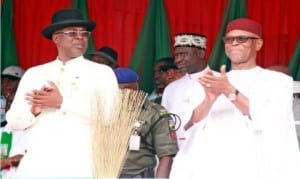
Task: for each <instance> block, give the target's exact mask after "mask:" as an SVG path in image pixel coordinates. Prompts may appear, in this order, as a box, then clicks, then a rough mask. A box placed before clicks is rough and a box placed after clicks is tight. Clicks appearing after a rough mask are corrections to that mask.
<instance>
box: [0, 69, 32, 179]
mask: <svg viewBox="0 0 300 179" xmlns="http://www.w3.org/2000/svg"><path fill="white" fill-rule="evenodd" d="M23 74H24V70H23V69H22V68H21V67H19V66H9V67H7V68H5V69H4V70H3V72H2V73H1V177H0V178H11V177H13V176H14V174H15V172H16V169H17V167H18V165H19V162H20V160H21V159H22V157H23V155H24V154H25V151H26V145H25V131H23V130H20V131H11V130H10V129H9V128H8V127H7V125H6V124H7V122H6V119H5V114H6V111H7V110H8V109H9V108H10V105H11V103H12V102H13V99H14V97H15V93H16V90H17V88H18V85H19V82H20V79H21V78H22V76H23Z"/></svg>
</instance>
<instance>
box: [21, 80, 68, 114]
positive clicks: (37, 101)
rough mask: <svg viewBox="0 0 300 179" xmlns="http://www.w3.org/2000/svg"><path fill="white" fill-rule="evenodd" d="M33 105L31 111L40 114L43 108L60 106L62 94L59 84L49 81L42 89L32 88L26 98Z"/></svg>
mask: <svg viewBox="0 0 300 179" xmlns="http://www.w3.org/2000/svg"><path fill="white" fill-rule="evenodd" d="M25 99H26V100H27V101H28V103H29V104H30V105H31V106H32V107H31V112H32V113H33V114H34V115H38V114H39V113H40V112H41V111H42V109H43V108H60V105H61V103H62V100H63V98H62V96H61V94H60V92H59V89H58V88H57V86H56V85H55V84H54V83H53V82H52V81H48V85H45V86H43V87H42V88H41V89H40V90H32V91H31V92H30V93H27V94H26V98H25Z"/></svg>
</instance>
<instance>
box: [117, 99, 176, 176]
mask: <svg viewBox="0 0 300 179" xmlns="http://www.w3.org/2000/svg"><path fill="white" fill-rule="evenodd" d="M138 120H139V121H140V123H141V127H140V128H138V129H137V133H138V135H139V136H140V137H141V143H140V149H139V150H138V151H129V152H128V155H127V159H126V161H125V165H124V167H123V170H122V172H121V175H120V177H139V178H153V177H154V168H155V167H156V164H157V162H156V156H158V157H162V156H174V155H175V154H176V153H177V151H178V145H177V140H176V137H174V136H173V134H174V133H175V131H174V130H173V126H172V125H170V124H172V118H171V117H170V115H169V113H168V112H167V111H166V110H165V108H163V107H162V106H161V105H159V104H156V103H154V102H149V101H146V102H145V104H144V106H143V111H142V113H141V115H140V116H139V118H138Z"/></svg>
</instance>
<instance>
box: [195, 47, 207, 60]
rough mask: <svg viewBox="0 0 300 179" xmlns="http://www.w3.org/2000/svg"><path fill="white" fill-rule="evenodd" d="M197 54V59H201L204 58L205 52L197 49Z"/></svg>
mask: <svg viewBox="0 0 300 179" xmlns="http://www.w3.org/2000/svg"><path fill="white" fill-rule="evenodd" d="M197 53H198V55H199V57H201V59H202V58H205V51H204V50H202V49H197Z"/></svg>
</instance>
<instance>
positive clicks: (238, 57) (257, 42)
mask: <svg viewBox="0 0 300 179" xmlns="http://www.w3.org/2000/svg"><path fill="white" fill-rule="evenodd" d="M229 37H233V38H237V39H235V40H233V41H232V43H226V42H225V52H226V55H227V56H228V57H229V58H230V60H231V63H232V67H233V68H234V67H237V66H243V68H250V67H253V66H255V64H256V62H255V60H256V53H257V51H259V50H260V48H261V47H262V44H263V41H262V39H261V38H259V37H258V36H257V35H256V34H253V33H251V32H247V31H243V30H232V31H230V32H228V33H227V34H226V36H225V38H229ZM238 37H247V38H248V37H250V38H248V39H247V40H246V41H244V42H239V40H238Z"/></svg>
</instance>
